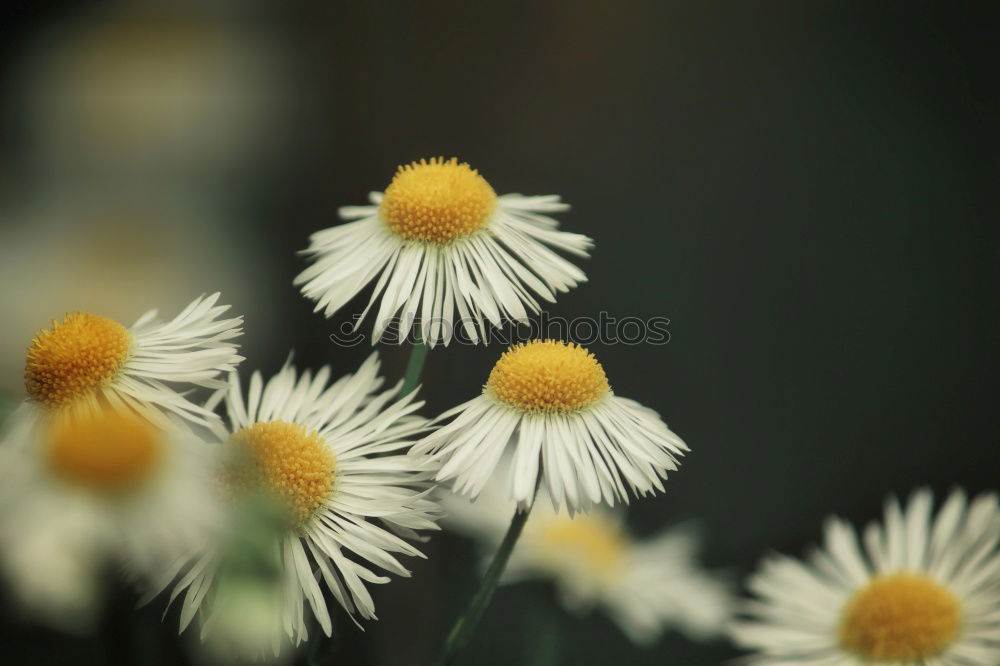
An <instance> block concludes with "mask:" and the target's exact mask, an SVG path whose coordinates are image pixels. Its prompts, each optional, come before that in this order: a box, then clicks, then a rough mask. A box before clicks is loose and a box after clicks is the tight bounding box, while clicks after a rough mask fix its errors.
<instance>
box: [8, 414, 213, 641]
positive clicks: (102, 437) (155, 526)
mask: <svg viewBox="0 0 1000 666" xmlns="http://www.w3.org/2000/svg"><path fill="white" fill-rule="evenodd" d="M33 412H35V410H34V409H33V408H32V406H30V405H24V406H22V407H21V409H19V410H18V411H17V412H15V414H13V415H12V416H11V419H10V424H9V431H8V433H7V437H5V441H4V442H3V445H2V446H0V567H2V569H3V573H4V574H5V578H6V579H7V581H8V582H9V584H10V587H11V589H12V590H13V592H14V594H15V597H16V598H18V599H19V600H20V601H21V602H23V604H24V605H26V606H27V607H28V608H29V610H31V611H34V612H35V613H37V614H40V615H42V616H44V617H45V618H47V619H49V620H50V621H53V622H55V623H58V624H70V625H82V624H86V623H87V621H88V620H89V619H90V618H91V617H92V615H91V613H92V611H93V609H94V606H95V604H97V603H98V602H99V601H100V594H99V590H100V589H101V573H103V572H104V570H105V569H106V568H107V567H108V566H111V567H116V566H121V567H124V570H125V572H126V573H127V574H129V576H130V577H131V578H133V579H134V580H137V581H141V582H144V583H147V584H149V583H151V582H152V581H153V579H154V578H157V577H158V576H159V575H160V572H162V570H163V569H164V568H166V567H167V566H169V565H170V564H172V562H173V561H174V560H175V559H176V558H178V557H181V556H183V555H184V554H186V553H187V552H188V550H189V549H191V548H193V547H194V544H195V543H198V542H200V540H201V539H202V538H203V537H204V535H205V534H206V531H207V530H208V529H209V527H210V520H211V517H212V516H213V515H215V513H214V510H213V504H212V502H211V496H210V493H209V492H208V482H209V479H208V477H207V475H206V474H205V473H204V472H205V470H206V469H208V468H210V466H211V465H210V461H208V460H207V456H208V455H209V454H208V453H207V452H206V451H205V449H204V445H203V444H202V443H201V442H198V441H197V440H195V439H194V438H193V437H192V436H191V433H190V431H189V430H187V429H186V428H184V427H183V426H182V425H181V424H179V423H174V424H172V426H171V427H168V428H162V427H160V426H159V425H155V424H153V423H152V422H150V421H148V420H146V419H143V418H141V417H140V416H139V415H138V414H137V413H136V412H134V411H132V410H115V409H101V410H64V411H60V412H57V413H46V412H43V413H41V414H38V413H33ZM10 439H14V440H16V443H17V445H10V444H11V443H12V442H10V441H9V440H10Z"/></svg>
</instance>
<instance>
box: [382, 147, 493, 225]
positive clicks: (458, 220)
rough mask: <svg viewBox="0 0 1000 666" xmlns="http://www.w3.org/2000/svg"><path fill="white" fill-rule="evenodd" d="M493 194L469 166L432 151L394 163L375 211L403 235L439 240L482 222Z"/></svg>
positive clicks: (487, 215)
mask: <svg viewBox="0 0 1000 666" xmlns="http://www.w3.org/2000/svg"><path fill="white" fill-rule="evenodd" d="M496 203H497V195H496V192H494V191H493V188H492V187H490V184H489V183H487V182H486V179H485V178H483V177H482V176H480V175H479V172H477V171H476V170H475V169H472V168H471V167H469V165H468V164H466V163H464V162H463V163H461V164H459V163H458V159H456V158H454V157H453V158H451V159H450V160H448V161H445V160H444V158H441V157H435V158H432V159H431V160H430V161H427V160H420V161H419V162H412V163H410V164H407V165H404V166H401V167H399V168H398V169H397V170H396V175H395V176H394V177H393V179H392V182H391V183H389V187H387V188H386V189H385V194H384V196H383V198H382V204H381V206H380V207H379V214H380V216H381V217H382V220H383V221H385V223H386V224H388V225H389V228H390V229H392V230H393V231H394V232H396V233H397V234H399V235H400V236H402V237H403V238H406V239H408V240H420V241H426V242H430V243H437V244H444V243H447V242H449V241H453V240H455V239H456V238H461V237H462V236H467V235H469V234H471V233H473V232H476V231H479V230H480V229H482V228H483V227H485V226H486V222H487V220H489V218H490V215H492V214H493V209H494V208H495V207H496Z"/></svg>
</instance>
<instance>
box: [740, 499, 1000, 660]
mask: <svg viewBox="0 0 1000 666" xmlns="http://www.w3.org/2000/svg"><path fill="white" fill-rule="evenodd" d="M932 505H933V499H932V495H931V493H930V491H928V490H921V491H918V492H916V493H914V495H913V496H912V498H911V499H910V502H909V505H908V506H907V507H906V509H905V510H904V509H902V508H901V507H900V505H899V502H897V501H896V500H895V499H891V500H890V501H889V502H888V503H887V504H886V507H885V520H884V524H882V525H879V524H872V525H869V526H868V528H867V529H866V530H865V531H864V534H863V537H862V539H861V540H860V541H859V539H858V535H857V534H856V533H855V531H854V528H853V527H851V526H850V525H849V524H848V523H846V522H844V521H842V520H839V519H836V518H831V519H830V520H829V521H828V522H827V524H826V530H825V531H826V534H825V545H824V548H822V549H820V550H818V551H817V552H816V553H815V554H814V555H813V556H812V557H811V558H810V561H809V562H808V563H806V562H801V561H799V560H796V559H792V558H789V557H784V556H773V557H771V558H770V559H768V560H766V561H765V562H764V564H763V565H762V567H761V569H760V570H759V571H758V572H757V573H756V574H754V576H753V577H751V579H750V582H749V588H750V590H751V591H752V592H753V593H754V594H755V595H756V599H755V600H754V601H753V602H751V603H750V604H749V605H748V607H747V611H746V615H747V617H746V618H745V619H744V620H741V621H740V622H738V623H737V624H735V626H734V628H733V630H732V634H733V637H734V640H735V641H736V642H737V643H738V644H739V645H741V646H742V647H745V648H747V649H750V650H753V651H755V653H754V654H753V655H752V656H750V657H748V658H747V663H750V664H760V665H761V666H772V665H778V664H796V665H804V666H809V665H815V666H820V665H823V666H860V665H862V664H886V665H889V664H892V665H894V666H995V665H996V664H1000V551H998V549H997V543H998V541H1000V504H998V502H997V495H996V494H995V493H991V494H984V495H982V496H980V497H978V498H976V499H975V500H973V501H972V502H969V501H968V500H967V499H966V495H965V493H964V492H962V491H961V490H956V491H954V492H953V493H952V494H951V496H950V497H949V498H948V500H947V501H946V502H945V503H944V505H943V506H942V507H941V508H940V510H939V511H938V513H937V516H933V515H932V508H933V506H932Z"/></svg>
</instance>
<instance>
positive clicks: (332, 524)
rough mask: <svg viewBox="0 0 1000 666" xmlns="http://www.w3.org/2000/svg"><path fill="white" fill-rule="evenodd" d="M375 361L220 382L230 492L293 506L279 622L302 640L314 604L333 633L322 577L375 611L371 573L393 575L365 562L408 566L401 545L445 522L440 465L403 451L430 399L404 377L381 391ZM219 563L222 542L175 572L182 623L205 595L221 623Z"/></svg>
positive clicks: (283, 552)
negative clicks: (345, 370)
mask: <svg viewBox="0 0 1000 666" xmlns="http://www.w3.org/2000/svg"><path fill="white" fill-rule="evenodd" d="M378 371H379V363H378V359H377V357H376V356H375V355H372V356H371V357H369V358H368V360H367V361H365V363H364V364H362V366H361V368H360V369H359V370H358V371H357V372H356V373H355V374H353V375H347V376H345V377H342V378H341V379H339V380H337V381H336V382H334V383H332V384H330V383H329V377H330V369H329V368H328V367H324V368H323V369H321V370H320V371H319V372H317V373H316V375H315V376H313V375H312V374H311V373H310V372H304V373H302V374H301V375H298V374H297V373H296V370H295V369H294V368H293V367H291V366H290V365H288V364H286V365H285V366H284V367H283V368H282V369H281V371H280V372H278V374H276V375H275V376H274V377H272V378H271V379H270V380H269V381H268V382H267V383H266V384H265V383H264V381H263V379H262V377H261V374H260V373H259V372H255V373H254V375H253V376H252V377H251V379H250V388H249V392H248V394H247V396H246V398H245V399H244V396H243V393H242V391H241V389H240V383H239V378H238V377H237V376H236V374H235V373H234V374H233V375H232V376H231V379H230V384H229V387H228V390H226V391H225V392H224V397H225V404H226V412H227V414H228V421H229V427H228V428H225V429H221V430H220V432H219V435H220V438H224V441H225V443H224V445H223V448H224V450H226V451H227V452H228V453H229V457H230V459H231V460H234V461H237V462H236V464H233V465H232V467H231V468H230V469H229V470H228V471H227V472H226V473H225V474H224V475H223V478H222V481H223V483H222V486H223V487H224V488H225V492H226V493H227V494H228V495H229V496H231V497H240V496H241V495H245V494H246V493H247V492H250V491H254V492H256V491H261V490H263V491H266V492H267V493H268V494H270V495H271V496H272V497H273V498H274V499H275V500H276V501H278V502H279V503H280V504H281V505H283V506H284V507H285V508H286V509H287V513H288V516H289V520H288V521H287V524H286V525H285V529H284V530H283V532H282V533H281V534H280V536H279V539H278V541H279V543H278V547H277V550H278V552H277V558H278V564H279V566H280V577H281V579H282V580H281V587H282V590H283V595H284V597H283V601H282V613H281V615H282V617H281V618H280V624H279V625H278V626H279V627H280V630H281V631H282V632H283V633H284V635H285V636H287V638H288V639H290V640H292V641H294V642H296V643H297V642H299V641H302V640H305V639H306V638H308V631H307V627H306V624H307V622H306V614H305V605H306V604H308V606H309V608H310V609H311V610H312V613H313V615H315V617H316V619H317V620H318V622H319V625H320V626H321V627H322V628H323V631H324V632H325V633H326V634H327V635H330V633H331V629H332V626H331V621H330V613H329V611H328V609H327V606H326V602H325V601H324V598H323V586H324V585H325V587H326V588H327V589H328V590H329V591H330V593H331V594H332V595H333V597H334V598H335V599H336V600H337V602H338V603H339V604H340V605H341V606H343V607H344V608H345V609H346V610H347V611H348V612H349V613H351V614H352V615H354V614H356V615H359V616H360V617H362V618H374V617H375V608H374V604H373V602H372V597H371V595H370V593H369V592H368V590H367V589H366V587H365V583H366V582H368V583H386V582H388V581H389V578H388V577H387V576H383V575H379V574H378V573H376V572H375V571H373V570H372V569H371V568H369V567H370V566H371V565H374V566H375V567H379V568H381V569H383V570H385V571H387V572H390V573H394V574H396V575H399V576H408V575H409V572H408V571H407V570H406V568H405V567H404V566H403V565H402V564H401V563H400V562H399V560H398V559H396V557H395V555H394V554H402V555H407V556H413V557H422V555H421V554H420V552H419V551H418V550H417V549H416V548H414V547H413V546H412V545H410V544H409V543H407V541H405V540H404V539H415V538H417V537H418V535H417V530H431V529H437V528H436V524H435V520H436V518H437V517H438V513H439V509H438V508H437V504H436V503H435V502H433V501H431V500H430V499H429V498H428V497H427V494H428V493H429V492H430V484H429V483H428V481H429V479H430V477H431V476H432V474H433V470H434V467H433V466H432V465H431V463H430V461H429V460H428V459H426V458H422V457H419V456H416V457H415V456H408V455H405V453H402V452H403V451H405V449H407V448H409V446H410V444H411V442H410V441H409V438H410V437H413V436H414V435H416V434H417V433H420V432H422V431H423V430H425V429H426V427H427V421H426V419H423V418H421V417H419V416H416V415H415V414H414V412H416V410H418V409H419V408H420V407H421V406H422V404H423V403H422V402H415V401H414V394H410V395H407V396H400V395H399V389H400V386H399V385H397V386H395V387H394V388H391V389H389V390H386V391H381V392H379V389H380V387H381V386H382V383H383V380H382V379H381V378H380V377H379V376H378ZM220 399H221V394H220ZM241 460H242V461H245V464H240V463H239V461H241ZM218 565H219V558H218V554H217V553H205V554H203V555H200V556H198V557H197V558H195V561H194V562H193V564H192V566H191V567H190V569H189V571H188V572H187V573H186V575H184V577H183V578H181V579H180V580H179V581H178V582H177V584H176V586H175V588H174V593H173V594H174V596H175V597H176V596H178V595H180V594H181V593H182V592H183V593H184V600H183V608H182V611H181V630H182V631H183V630H184V628H185V627H186V626H187V625H188V624H189V623H190V621H191V620H192V618H193V617H194V616H195V614H196V612H197V611H198V610H199V609H202V607H203V605H204V606H205V608H204V610H205V611H206V612H205V614H204V618H203V619H204V621H205V624H204V628H205V629H206V630H207V629H209V628H210V627H211V625H212V624H217V623H224V621H223V620H219V619H218V618H213V617H212V612H213V609H215V608H217V607H218V606H217V605H215V604H213V601H214V600H215V599H214V596H215V595H213V594H212V590H213V587H214V583H215V582H216V581H215V580H214V579H215V578H216V575H217V573H218ZM206 597H207V600H206ZM206 601H207V604H206ZM223 605H225V604H223ZM275 648H276V649H277V645H276V646H275Z"/></svg>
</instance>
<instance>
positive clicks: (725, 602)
mask: <svg viewBox="0 0 1000 666" xmlns="http://www.w3.org/2000/svg"><path fill="white" fill-rule="evenodd" d="M442 505H443V507H444V509H445V511H446V513H447V518H445V526H446V527H448V528H451V529H454V530H455V531H457V532H459V533H462V534H465V535H467V536H470V537H472V538H474V539H476V540H478V541H479V542H480V543H481V544H482V546H484V552H485V551H486V549H489V552H492V551H493V550H495V549H496V547H497V546H498V545H499V544H500V541H501V539H502V538H503V535H504V533H505V531H506V529H507V525H508V523H509V522H510V517H511V515H513V513H514V511H515V509H516V505H515V504H514V503H513V502H511V501H509V500H507V498H506V494H505V493H504V490H503V488H502V487H501V485H500V484H498V483H491V484H489V485H488V486H487V487H486V489H485V490H484V491H483V493H482V494H481V495H480V497H479V499H477V500H476V502H474V503H473V502H469V501H468V500H467V499H466V498H464V497H460V496H457V495H453V494H447V495H445V496H444V497H443V498H442ZM698 547H699V539H698V537H697V535H696V534H695V533H694V532H693V531H692V530H690V529H687V528H673V529H669V530H665V531H663V532H661V533H659V534H657V535H655V536H653V537H651V538H649V539H643V540H640V539H635V538H633V537H631V536H630V535H629V534H628V532H627V531H626V529H625V526H624V524H623V516H622V514H621V512H618V511H612V510H609V509H604V508H601V507H595V508H594V510H593V511H591V512H590V513H588V514H578V515H576V516H575V517H570V516H568V515H566V514H565V513H562V514H559V513H556V512H555V511H552V510H551V509H549V508H548V507H545V506H538V507H536V508H535V509H534V510H533V511H532V513H531V515H530V516H529V518H528V521H527V523H526V524H525V526H524V531H523V532H522V534H521V538H520V540H519V541H518V542H517V545H516V546H514V551H513V553H512V554H511V557H510V560H509V561H508V563H507V568H506V570H505V571H504V578H503V581H502V582H507V583H512V582H516V581H520V580H525V579H543V580H552V581H553V582H554V583H555V585H556V589H557V591H558V596H559V599H560V601H561V603H562V604H563V606H564V607H565V608H566V609H567V610H569V611H571V612H576V613H581V612H585V611H587V610H590V609H592V608H594V607H599V608H601V609H603V610H604V612H606V613H607V614H608V616H609V617H610V618H611V619H612V620H613V621H614V622H615V623H616V624H617V625H618V626H619V627H620V628H621V630H622V631H623V632H624V633H625V634H626V635H627V636H628V637H629V638H630V639H631V640H632V641H634V642H636V643H639V644H648V643H651V642H653V641H655V640H656V639H657V638H658V637H659V636H660V635H661V634H662V633H663V632H664V631H665V630H669V629H677V630H679V631H681V632H682V633H684V634H686V635H688V636H689V637H691V638H695V639H699V640H701V639H707V638H710V637H712V636H715V635H717V634H718V633H719V632H720V631H721V629H722V627H723V624H724V623H725V622H726V620H727V619H728V617H729V611H730V606H731V597H730V594H729V589H728V586H727V584H726V583H725V582H723V581H722V580H721V579H720V578H718V577H716V576H714V575H712V574H710V573H709V572H707V571H706V570H705V569H704V568H703V567H702V566H701V565H700V564H699V562H698V561H697V557H696V555H697V550H698Z"/></svg>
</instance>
